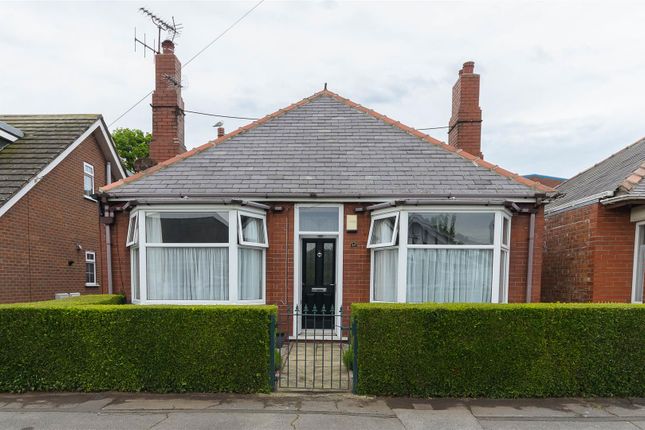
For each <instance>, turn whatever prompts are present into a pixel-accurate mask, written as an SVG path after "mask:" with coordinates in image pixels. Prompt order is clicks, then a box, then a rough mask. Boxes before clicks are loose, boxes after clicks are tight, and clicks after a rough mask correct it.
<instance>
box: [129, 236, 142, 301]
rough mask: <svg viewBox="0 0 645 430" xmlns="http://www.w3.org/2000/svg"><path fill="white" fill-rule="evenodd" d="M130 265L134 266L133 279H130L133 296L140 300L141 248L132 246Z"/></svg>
mask: <svg viewBox="0 0 645 430" xmlns="http://www.w3.org/2000/svg"><path fill="white" fill-rule="evenodd" d="M130 267H131V268H132V270H131V272H132V274H131V278H132V279H130V283H131V284H132V296H133V297H134V298H135V299H137V300H139V299H140V297H139V248H130Z"/></svg>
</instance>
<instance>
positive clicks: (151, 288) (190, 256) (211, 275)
mask: <svg viewBox="0 0 645 430" xmlns="http://www.w3.org/2000/svg"><path fill="white" fill-rule="evenodd" d="M146 252H147V280H148V299H149V300H228V248H226V247H224V248H155V247H148V249H147V251H146Z"/></svg>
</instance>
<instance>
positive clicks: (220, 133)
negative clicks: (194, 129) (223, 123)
mask: <svg viewBox="0 0 645 430" xmlns="http://www.w3.org/2000/svg"><path fill="white" fill-rule="evenodd" d="M224 134H225V133H224V127H217V137H222V136H224Z"/></svg>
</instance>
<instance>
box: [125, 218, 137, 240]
mask: <svg viewBox="0 0 645 430" xmlns="http://www.w3.org/2000/svg"><path fill="white" fill-rule="evenodd" d="M129 219H130V221H129V223H128V235H127V237H126V239H125V246H126V247H131V246H136V245H137V244H138V243H139V212H134V211H133V212H132V213H131V214H130V218H129Z"/></svg>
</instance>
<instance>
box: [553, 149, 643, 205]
mask: <svg viewBox="0 0 645 430" xmlns="http://www.w3.org/2000/svg"><path fill="white" fill-rule="evenodd" d="M644 161H645V139H641V140H639V141H637V142H636V143H633V144H632V145H629V146H628V147H626V148H624V149H622V150H620V151H618V152H617V153H615V154H613V155H612V156H610V157H609V158H606V159H604V160H603V161H601V162H600V163H598V164H596V165H594V166H592V167H590V168H589V169H587V170H585V171H583V172H581V173H579V174H577V175H576V176H574V177H573V178H571V179H569V180H567V181H565V182H563V183H562V184H560V185H558V186H557V187H556V190H557V191H558V193H560V196H559V197H558V198H557V199H555V200H554V201H553V202H551V203H549V204H548V205H547V206H546V209H547V210H556V209H558V208H559V207H561V206H567V205H568V204H571V203H572V202H576V201H578V200H582V199H585V198H589V197H591V196H594V195H597V194H600V193H603V192H611V191H617V190H618V188H619V187H620V185H621V184H622V183H623V182H624V181H625V180H626V179H627V178H628V177H629V176H630V175H631V174H632V173H633V172H634V171H636V170H637V169H638V168H639V166H640V165H641V164H642V163H643V162H644ZM642 182H643V181H641V183H639V184H638V185H637V186H636V187H634V188H633V189H632V190H631V191H630V192H629V193H628V194H630V195H637V194H638V193H641V194H642V195H644V196H645V185H644V184H643V183H642Z"/></svg>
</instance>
